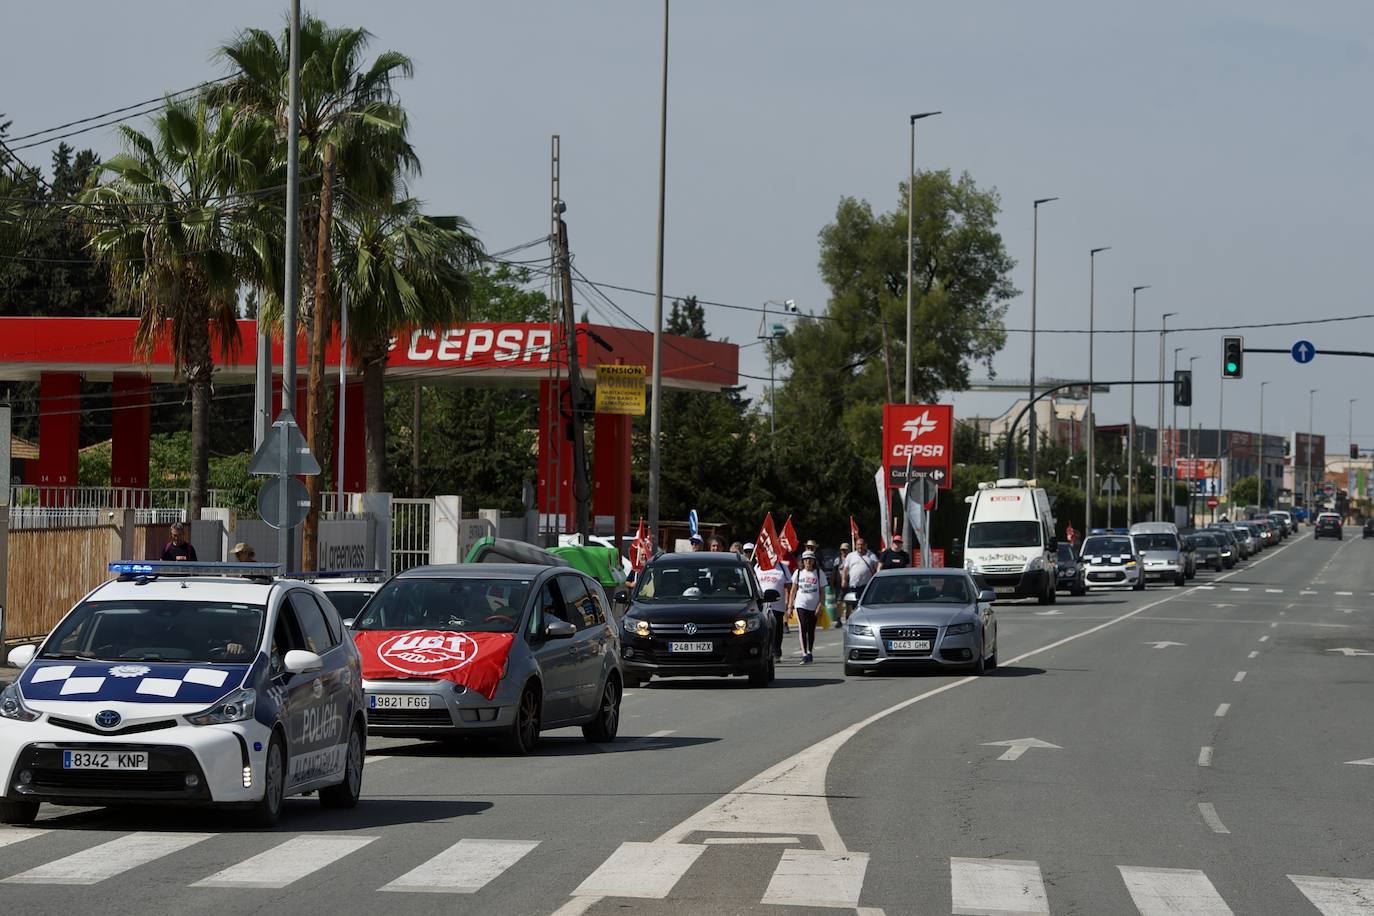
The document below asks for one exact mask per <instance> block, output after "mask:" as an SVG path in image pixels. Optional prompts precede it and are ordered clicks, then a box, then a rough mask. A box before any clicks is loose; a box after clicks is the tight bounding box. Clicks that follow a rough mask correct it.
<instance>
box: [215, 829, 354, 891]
mask: <svg viewBox="0 0 1374 916" xmlns="http://www.w3.org/2000/svg"><path fill="white" fill-rule="evenodd" d="M375 839H377V838H376V837H375V836H355V837H349V836H298V837H295V838H294V839H290V840H287V841H286V842H285V843H282V844H281V845H280V846H275V847H273V848H272V849H269V850H267V851H266V852H264V853H260V854H258V855H256V856H253V857H252V858H251V859H244V860H243V861H242V862H240V863H238V864H237V865H231V866H229V867H228V868H226V869H224V870H222V871H218V872H215V873H214V874H213V875H211V876H210V877H208V878H205V879H203V880H201V881H197V882H196V883H195V884H192V885H191V886H192V887H265V888H282V887H286V886H287V885H288V884H292V883H294V882H296V881H299V880H300V879H301V878H304V877H305V876H306V875H309V874H311V873H313V872H317V871H319V870H320V869H321V868H324V867H325V866H327V865H333V864H334V863H335V862H337V861H339V860H340V859H342V858H343V857H344V856H347V855H349V854H351V853H354V852H357V851H358V850H359V849H362V848H363V847H364V846H366V845H367V844H368V843H371V842H372V841H373V840H375Z"/></svg>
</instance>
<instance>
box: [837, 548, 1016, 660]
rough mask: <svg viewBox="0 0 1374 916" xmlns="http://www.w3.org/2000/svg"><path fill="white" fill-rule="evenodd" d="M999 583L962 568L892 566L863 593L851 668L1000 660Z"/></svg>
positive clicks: (849, 645) (853, 629)
mask: <svg viewBox="0 0 1374 916" xmlns="http://www.w3.org/2000/svg"><path fill="white" fill-rule="evenodd" d="M995 597H996V596H995V595H994V594H993V592H992V590H991V589H983V590H982V591H979V589H978V586H977V585H976V584H975V583H974V581H973V579H972V577H970V576H969V574H968V573H966V572H964V571H963V570H955V569H885V570H883V571H882V572H880V573H878V574H877V575H876V576H874V577H873V578H872V579H871V580H870V581H869V583H868V587H867V588H865V589H864V592H863V594H862V595H861V596H858V607H857V608H856V609H855V611H854V613H853V615H852V616H851V617H850V618H849V621H848V622H847V623H846V624H845V629H844V673H845V674H846V675H857V674H863V673H864V672H865V671H873V670H878V669H883V668H893V667H899V666H903V665H906V666H913V665H914V666H929V667H949V668H955V667H957V668H961V669H965V670H967V671H969V672H970V673H972V674H982V673H983V672H984V671H985V670H987V669H988V668H995V667H997V620H996V618H995V617H994V616H993V611H992V602H993V599H994V598H995Z"/></svg>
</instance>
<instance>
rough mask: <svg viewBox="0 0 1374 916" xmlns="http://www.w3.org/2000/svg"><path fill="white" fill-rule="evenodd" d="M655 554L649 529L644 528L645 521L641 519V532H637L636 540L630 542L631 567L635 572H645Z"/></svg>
mask: <svg viewBox="0 0 1374 916" xmlns="http://www.w3.org/2000/svg"><path fill="white" fill-rule="evenodd" d="M653 552H654V546H653V544H652V543H650V541H649V532H648V529H646V528H645V527H644V519H642V518H641V519H640V520H639V530H638V531H636V532H635V539H634V540H633V541H631V542H630V566H631V567H632V568H633V569H634V571H635V572H643V571H644V567H645V566H647V565H648V563H649V557H650V556H652V555H653Z"/></svg>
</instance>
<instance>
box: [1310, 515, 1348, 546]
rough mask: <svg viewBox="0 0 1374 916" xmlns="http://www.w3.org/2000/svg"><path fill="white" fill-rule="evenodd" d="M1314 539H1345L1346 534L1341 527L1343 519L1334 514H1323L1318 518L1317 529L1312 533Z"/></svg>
mask: <svg viewBox="0 0 1374 916" xmlns="http://www.w3.org/2000/svg"><path fill="white" fill-rule="evenodd" d="M1312 538H1313V539H1314V540H1315V539H1316V538H1335V539H1336V540H1338V541H1341V540H1344V539H1345V532H1344V530H1343V529H1342V526H1341V517H1340V516H1339V515H1337V514H1336V513H1334V512H1323V513H1322V514H1321V515H1318V516H1317V527H1316V530H1315V531H1313V532H1312Z"/></svg>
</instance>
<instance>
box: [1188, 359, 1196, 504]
mask: <svg viewBox="0 0 1374 916" xmlns="http://www.w3.org/2000/svg"><path fill="white" fill-rule="evenodd" d="M1197 361H1198V358H1197V357H1196V356H1190V357H1188V371H1189V372H1192V371H1193V363H1195V362H1197ZM1188 461H1189V462H1190V464H1191V465H1192V472H1191V473H1190V474H1189V475H1188V527H1189V528H1191V527H1193V502H1194V500H1195V497H1196V495H1197V494H1196V492H1195V491H1196V490H1197V440H1196V439H1194V438H1193V402H1192V401H1191V400H1189V401H1188Z"/></svg>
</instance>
